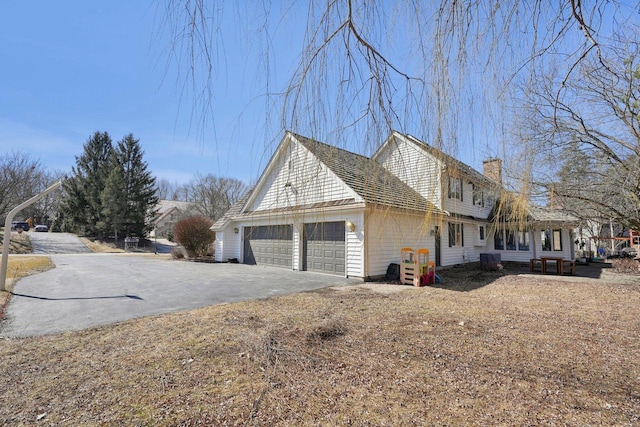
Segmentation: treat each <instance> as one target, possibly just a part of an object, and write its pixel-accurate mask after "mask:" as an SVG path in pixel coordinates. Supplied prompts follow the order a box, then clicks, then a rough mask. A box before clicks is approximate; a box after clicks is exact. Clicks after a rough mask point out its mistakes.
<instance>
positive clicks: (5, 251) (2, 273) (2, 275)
mask: <svg viewBox="0 0 640 427" xmlns="http://www.w3.org/2000/svg"><path fill="white" fill-rule="evenodd" d="M61 186H62V180H58V181H56V182H55V183H54V184H53V185H51V186H50V187H49V188H47V189H46V190H44V191H43V192H42V193H40V194H37V195H35V196H33V197H32V198H30V199H29V200H27V201H26V202H23V203H21V204H19V205H18V206H16V207H15V208H13V209H11V212H9V213H8V214H7V218H6V219H5V220H4V241H3V242H2V265H1V266H0V291H5V290H6V281H7V264H9V247H10V242H11V221H13V217H14V216H15V214H17V213H18V212H20V211H21V210H22V209H24V208H26V207H27V206H29V205H32V204H34V203H35V202H37V201H38V200H40V199H41V198H43V197H44V196H46V195H47V194H49V193H51V192H53V191H55V190H57V189H58V188H60V187H61Z"/></svg>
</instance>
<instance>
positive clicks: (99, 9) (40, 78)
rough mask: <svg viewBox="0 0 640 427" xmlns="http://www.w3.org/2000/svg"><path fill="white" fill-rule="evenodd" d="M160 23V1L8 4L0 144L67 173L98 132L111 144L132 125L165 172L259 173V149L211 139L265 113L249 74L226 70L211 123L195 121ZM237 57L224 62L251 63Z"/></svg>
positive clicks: (1, 34)
mask: <svg viewBox="0 0 640 427" xmlns="http://www.w3.org/2000/svg"><path fill="white" fill-rule="evenodd" d="M160 27H161V26H160V25H159V23H158V13H157V3H155V2H146V1H131V2H119V1H117V2H87V1H75V0H74V1H62V2H51V1H38V0H36V1H33V2H28V3H25V2H18V1H6V2H2V4H1V5H0V45H1V46H2V49H1V50H0V64H2V65H1V66H0V152H2V153H7V152H10V151H11V150H16V151H28V152H29V153H30V155H31V156H32V158H35V159H39V160H40V161H41V163H42V164H43V165H44V166H46V167H47V168H49V169H52V170H61V171H69V170H70V168H71V166H73V165H74V164H75V156H78V155H80V154H81V153H82V145H83V144H84V143H85V142H86V140H87V139H88V138H89V137H90V136H91V134H93V132H95V131H98V130H99V131H107V132H109V133H110V135H111V136H112V138H113V140H114V142H116V141H117V140H119V139H120V138H122V137H123V136H124V135H126V134H128V133H129V132H131V133H133V134H134V136H135V137H136V138H138V139H140V142H141V145H142V147H143V149H144V150H145V159H146V160H147V162H148V163H149V167H150V169H151V170H152V171H153V172H154V173H155V174H156V175H157V176H158V177H160V178H166V179H168V180H170V181H178V182H185V181H187V180H188V179H190V178H191V177H192V176H193V175H194V174H195V173H197V172H199V173H203V174H207V173H212V174H214V175H219V176H231V177H234V178H238V179H241V180H244V181H245V182H250V181H251V180H252V179H255V177H256V176H257V174H259V172H260V169H261V168H262V166H263V164H261V157H263V156H261V155H260V154H261V151H262V150H261V149H260V148H258V149H255V147H248V145H254V144H246V143H239V142H238V141H234V142H231V143H220V144H212V143H210V142H211V140H212V139H219V140H221V141H228V142H229V140H230V139H232V138H238V130H239V129H243V126H245V125H244V122H243V121H244V120H247V121H249V123H251V122H252V120H253V121H254V122H255V120H256V118H255V117H251V116H252V115H253V114H255V116H260V115H261V114H263V112H262V111H260V107H262V105H263V104H259V105H258V106H257V107H256V104H257V103H256V102H255V101H254V100H253V99H252V96H253V94H252V93H250V91H249V90H248V89H249V87H248V86H249V85H247V84H246V81H247V79H249V77H250V75H249V76H247V75H246V72H245V71H242V72H234V73H221V77H220V82H219V90H217V91H216V100H215V105H216V108H215V110H214V114H215V123H216V126H215V128H214V127H213V126H211V125H208V126H205V127H202V126H201V125H200V124H199V123H193V122H192V120H191V108H192V104H191V101H190V100H189V99H185V98H188V97H185V96H181V95H183V94H181V85H180V84H179V83H180V81H179V80H178V77H177V71H176V68H175V64H173V65H170V66H169V68H168V69H167V64H168V59H167V58H168V55H167V47H168V43H169V37H168V34H166V33H163V32H160V31H159V28H160ZM231 47H233V46H231ZM240 60H242V57H238V58H234V57H229V58H225V61H226V62H227V67H230V68H231V69H234V70H237V69H238V68H242V69H246V66H245V64H241V63H240V64H238V63H236V62H235V61H240ZM244 130H245V131H247V129H246V127H245V128H244ZM248 134H251V133H250V132H248ZM280 137H281V136H280Z"/></svg>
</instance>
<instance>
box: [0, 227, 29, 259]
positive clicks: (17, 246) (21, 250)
mask: <svg viewBox="0 0 640 427" xmlns="http://www.w3.org/2000/svg"><path fill="white" fill-rule="evenodd" d="M3 240H4V227H3V228H1V229H0V253H1V252H2V243H3ZM31 251H32V248H31V240H30V239H29V234H27V233H17V232H15V231H12V232H11V240H10V241H9V253H10V254H30V253H31Z"/></svg>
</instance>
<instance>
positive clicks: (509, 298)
mask: <svg viewBox="0 0 640 427" xmlns="http://www.w3.org/2000/svg"><path fill="white" fill-rule="evenodd" d="M443 278H444V279H445V283H446V286H445V285H443V286H442V287H440V288H436V287H428V288H412V287H408V286H407V287H405V288H404V289H405V290H404V291H403V292H399V293H387V294H383V293H377V292H375V291H372V290H371V289H367V288H363V287H352V288H347V289H341V290H339V291H338V290H333V289H325V290H322V291H318V292H308V293H303V294H298V295H290V296H284V297H277V298H270V299H266V300H261V301H250V302H243V303H236V304H227V305H218V306H213V307H208V308H205V309H200V310H195V311H190V312H183V313H176V314H171V315H165V316H158V317H152V318H145V319H139V320H134V321H131V322H127V323H122V324H118V325H113V326H108V327H100V328H96V329H90V330H86V331H81V332H76V333H67V334H62V335H56V336H48V337H40V338H30V339H19V340H5V341H4V342H3V343H2V346H1V347H0V359H1V360H3V363H2V364H0V399H1V400H2V401H3V402H10V404H5V405H0V423H2V424H5V425H34V424H37V423H38V420H40V422H41V423H43V424H47V425H69V426H71V425H99V424H107V425H167V426H169V425H171V426H172V425H256V426H257V425H380V426H384V425H394V426H395V425H483V426H484V425H575V426H584V425H636V424H638V423H640V343H639V342H638V331H640V319H639V317H638V314H637V309H638V306H640V285H638V284H637V282H636V281H632V282H623V281H621V280H619V281H617V282H615V283H613V282H607V281H604V280H602V279H600V280H595V279H594V280H589V279H584V280H583V279H581V278H573V281H566V280H564V281H559V280H554V278H553V277H550V276H547V277H542V276H529V275H524V276H522V275H508V274H498V273H477V274H476V273H471V274H470V273H469V272H468V271H467V272H466V273H465V272H464V271H456V270H451V271H449V272H444V273H443ZM369 286H370V288H374V287H375V285H369Z"/></svg>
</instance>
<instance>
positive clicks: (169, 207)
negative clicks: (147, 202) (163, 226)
mask: <svg viewBox="0 0 640 427" xmlns="http://www.w3.org/2000/svg"><path fill="white" fill-rule="evenodd" d="M191 210H195V205H194V204H193V203H191V202H181V201H178V200H160V201H158V205H157V209H156V213H155V215H156V219H155V221H156V222H160V221H162V220H163V219H164V218H166V217H167V216H169V215H170V214H171V213H172V212H176V211H177V212H180V213H185V212H188V211H191Z"/></svg>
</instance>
